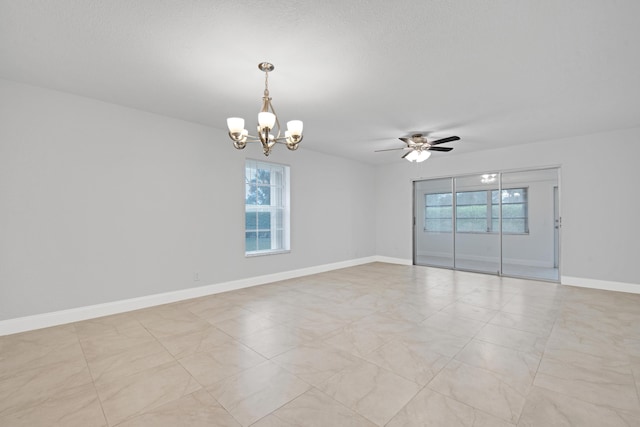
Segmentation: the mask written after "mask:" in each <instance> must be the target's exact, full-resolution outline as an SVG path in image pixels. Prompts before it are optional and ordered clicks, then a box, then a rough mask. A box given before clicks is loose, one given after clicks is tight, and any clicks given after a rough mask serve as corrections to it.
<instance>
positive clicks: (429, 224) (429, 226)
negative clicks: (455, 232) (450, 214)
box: [425, 219, 453, 233]
mask: <svg viewBox="0 0 640 427" xmlns="http://www.w3.org/2000/svg"><path fill="white" fill-rule="evenodd" d="M451 223H452V221H451V220H450V219H427V220H426V221H425V229H426V230H427V231H435V232H447V233H450V232H451V230H452V228H453V227H452V226H451Z"/></svg>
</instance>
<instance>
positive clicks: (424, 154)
mask: <svg viewBox="0 0 640 427" xmlns="http://www.w3.org/2000/svg"><path fill="white" fill-rule="evenodd" d="M399 139H400V141H402V142H404V143H405V146H404V147H399V148H388V149H385V150H376V153H377V152H380V151H393V150H406V151H407V153H406V154H405V155H404V156H402V158H403V159H407V160H408V161H410V162H423V161H425V160H427V159H428V158H429V156H430V155H431V153H430V152H431V151H441V152H449V151H451V150H453V148H452V147H437V145H440V144H445V143H447V142H453V141H459V140H460V137H459V136H449V137H447V138H440V139H436V140H433V141H431V140H428V139H427V137H426V132H425V133H414V134H412V135H411V136H404V137H400V138H399Z"/></svg>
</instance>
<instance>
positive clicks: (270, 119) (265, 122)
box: [258, 111, 276, 129]
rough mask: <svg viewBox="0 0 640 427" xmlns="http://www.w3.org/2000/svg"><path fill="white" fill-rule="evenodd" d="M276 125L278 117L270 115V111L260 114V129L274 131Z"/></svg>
mask: <svg viewBox="0 0 640 427" xmlns="http://www.w3.org/2000/svg"><path fill="white" fill-rule="evenodd" d="M275 124H276V115H275V114H273V113H270V112H268V111H262V112H260V113H258V125H259V126H260V128H265V127H268V128H269V129H273V126H274V125H275Z"/></svg>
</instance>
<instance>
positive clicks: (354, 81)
mask: <svg viewBox="0 0 640 427" xmlns="http://www.w3.org/2000/svg"><path fill="white" fill-rule="evenodd" d="M639 16H640V2H639V1H637V0H627V1H624V0H622V1H617V0H602V1H595V0H561V1H559V0H518V1H513V0H503V1H496V0H483V1H475V0H466V1H443V0H414V1H406V0H396V1H393V2H392V1H388V0H370V1H364V0H350V1H345V0H339V1H336V0H322V1H297V0H284V1H263V0H253V1H247V0H211V1H204V0H202V1H196V0H192V1H186V0H183V1H179V0H173V1H169V0H163V1H160V0H109V1H99V0H57V1H49V0H42V1H30V0H22V1H19V0H0V77H1V78H5V79H9V80H15V81H19V82H24V83H29V84H34V85H38V86H43V87H47V88H52V89H57V90H61V91H65V92H70V93H74V94H78V95H83V96H88V97H92V98H96V99H100V100H104V101H108V102H113V103H116V104H121V105H125V106H129V107H134V108H138V109H142V110H147V111H151V112H155V113H159V114H164V115H167V116H172V117H177V118H181V119H185V120H189V121H193V122H197V123H203V124H206V125H209V126H212V127H216V128H220V129H225V128H226V118H227V117H228V116H242V117H245V119H247V122H248V124H247V127H250V128H252V127H253V125H252V124H251V123H252V122H253V121H254V120H255V117H256V116H257V112H258V110H259V108H260V102H261V99H260V98H261V96H262V89H263V78H264V74H263V73H262V72H261V71H259V70H258V69H257V64H258V62H261V61H269V62H272V63H273V64H275V67H276V69H275V71H274V72H273V73H271V74H270V79H269V81H270V89H271V95H272V97H273V103H274V107H275V108H276V111H277V112H278V114H279V116H280V117H281V119H282V120H284V121H287V120H291V119H294V118H295V119H301V120H303V121H304V123H305V139H304V141H303V142H302V144H301V149H303V148H308V149H310V150H315V151H321V152H327V153H332V154H336V155H340V156H345V157H350V158H355V159H359V160H361V161H363V162H367V163H372V164H377V163H388V162H395V161H400V160H398V159H399V157H400V156H401V154H402V152H400V151H397V152H393V151H392V152H385V153H373V151H374V150H376V149H385V148H393V147H396V146H397V147H400V146H401V145H402V143H401V142H400V141H399V140H398V139H397V138H398V137H399V136H405V135H407V134H408V133H410V132H413V131H428V132H430V133H431V135H433V137H434V138H437V137H444V136H449V135H452V134H455V135H459V136H460V137H461V138H462V141H461V142H458V143H452V144H448V145H449V146H453V147H455V148H456V149H455V150H454V151H453V152H451V153H449V154H446V153H434V155H433V157H432V158H435V157H436V156H450V155H455V154H456V153H462V152H468V151H472V150H482V149H490V148H497V147H500V146H505V145H515V144H523V143H528V142H535V141H539V140H547V139H553V138H561V137H566V136H574V135H581V134H588V133H594V132H599V131H606V130H611V129H616V128H626V127H633V126H640V114H639V112H640V84H638V83H639V78H638V76H640V48H638V43H639V42H640V25H638V22H637V21H638V17H639ZM606 142H609V143H615V141H606ZM212 143H225V144H229V146H230V145H231V142H230V141H226V140H225V141H224V142H219V141H215V142H212ZM283 148H284V147H283Z"/></svg>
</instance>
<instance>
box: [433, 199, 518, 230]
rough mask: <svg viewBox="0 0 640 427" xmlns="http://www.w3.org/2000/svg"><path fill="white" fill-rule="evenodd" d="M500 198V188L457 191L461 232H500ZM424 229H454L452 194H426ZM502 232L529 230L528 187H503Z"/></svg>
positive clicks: (457, 220)
mask: <svg viewBox="0 0 640 427" xmlns="http://www.w3.org/2000/svg"><path fill="white" fill-rule="evenodd" d="M499 209H500V200H499V199H498V190H481V191H464V192H458V193H456V232H457V233H498V232H499V231H500V229H499V226H500V225H499V213H500V211H499ZM424 212H425V218H424V224H425V226H424V230H425V231H429V232H443V233H450V232H451V230H452V228H453V227H452V220H451V219H452V217H453V215H452V212H453V206H452V193H432V194H425V209H424ZM502 232H503V233H508V234H526V233H529V221H528V202H527V189H526V188H510V189H503V190H502Z"/></svg>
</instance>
